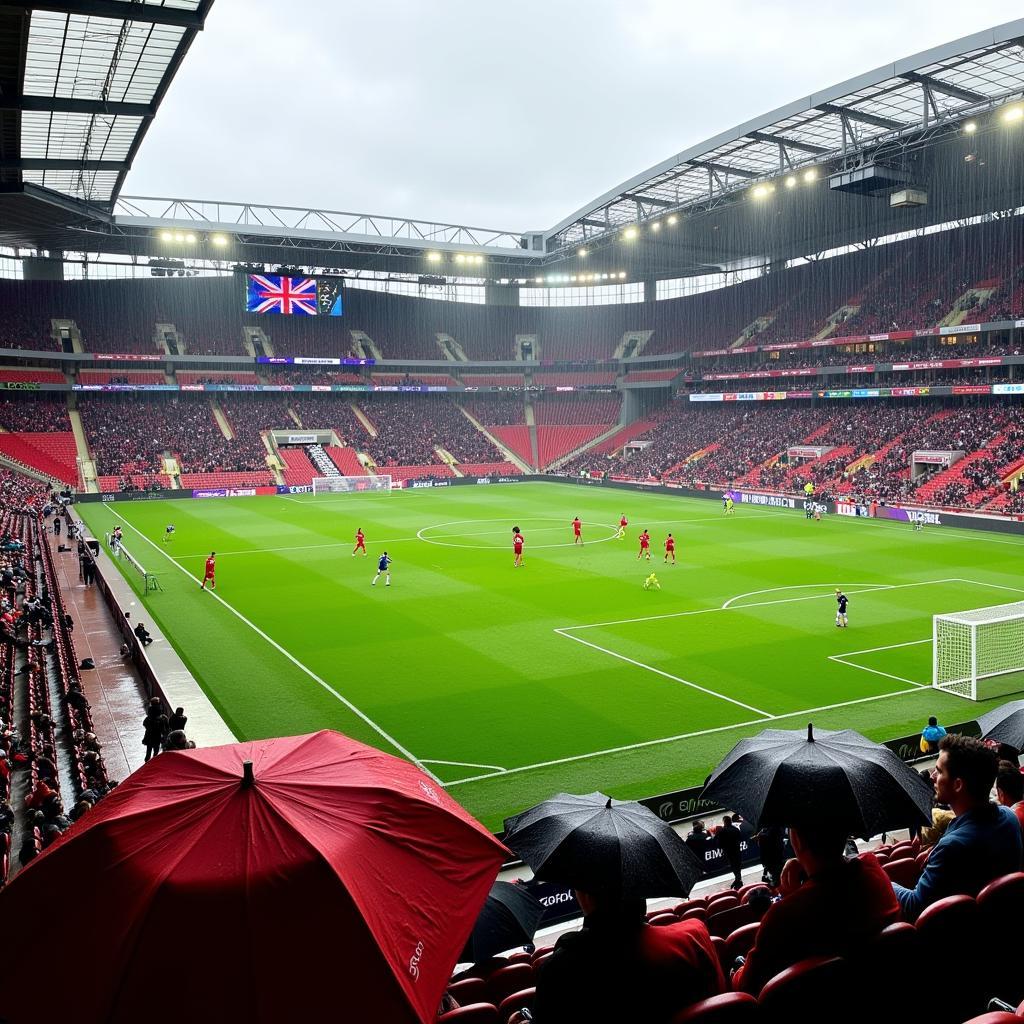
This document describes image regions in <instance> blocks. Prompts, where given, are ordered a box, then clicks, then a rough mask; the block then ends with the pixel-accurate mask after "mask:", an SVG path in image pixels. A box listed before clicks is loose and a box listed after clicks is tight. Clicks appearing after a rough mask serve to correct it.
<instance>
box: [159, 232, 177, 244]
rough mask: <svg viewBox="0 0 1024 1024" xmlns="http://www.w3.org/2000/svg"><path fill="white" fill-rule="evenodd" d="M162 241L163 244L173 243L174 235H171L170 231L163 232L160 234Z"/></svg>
mask: <svg viewBox="0 0 1024 1024" xmlns="http://www.w3.org/2000/svg"><path fill="white" fill-rule="evenodd" d="M160 241H161V242H173V241H174V235H173V234H171V232H170V231H161V232H160Z"/></svg>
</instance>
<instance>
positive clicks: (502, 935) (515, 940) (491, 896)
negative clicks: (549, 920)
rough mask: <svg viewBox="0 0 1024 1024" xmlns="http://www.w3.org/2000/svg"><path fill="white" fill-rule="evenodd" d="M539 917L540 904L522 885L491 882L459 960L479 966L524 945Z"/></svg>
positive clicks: (541, 905)
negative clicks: (489, 889) (492, 883)
mask: <svg viewBox="0 0 1024 1024" xmlns="http://www.w3.org/2000/svg"><path fill="white" fill-rule="evenodd" d="M543 916H544V905H543V904H542V903H541V902H540V900H538V899H537V897H536V896H534V895H533V893H531V892H530V891H529V889H527V888H526V887H525V886H522V885H515V884H513V883H512V882H495V883H494V885H492V886H491V891H490V892H489V893H488V894H487V900H486V902H485V903H484V905H483V908H482V909H481V911H480V916H479V917H478V918H477V919H476V924H475V925H473V932H472V934H471V935H470V936H469V941H468V942H467V943H466V948H465V949H464V950H463V953H462V956H461V957H460V958H459V959H460V960H461V961H463V962H465V963H480V961H481V960H486V959H487V958H488V957H492V956H495V955H496V954H498V953H504V952H505V950H506V949H512V948H513V947H514V946H525V945H526V944H527V943H528V942H532V941H533V933H534V932H535V931H536V930H537V925H538V924H539V923H540V919H541V918H542V917H543Z"/></svg>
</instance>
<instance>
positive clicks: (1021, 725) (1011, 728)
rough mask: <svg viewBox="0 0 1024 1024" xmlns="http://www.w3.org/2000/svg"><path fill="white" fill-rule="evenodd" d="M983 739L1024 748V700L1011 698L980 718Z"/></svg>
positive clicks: (1018, 748) (1017, 748)
mask: <svg viewBox="0 0 1024 1024" xmlns="http://www.w3.org/2000/svg"><path fill="white" fill-rule="evenodd" d="M978 727H979V728H980V729H981V738H982V739H983V740H995V741H996V742H997V743H1005V744H1006V746H1008V747H1013V749H1014V750H1024V700H1011V701H1010V702H1009V703H1008V704H1004V705H1003V706H1002V707H1001V708H996V709H995V710H994V711H988V712H986V713H985V714H984V715H982V716H981V717H980V718H979V719H978Z"/></svg>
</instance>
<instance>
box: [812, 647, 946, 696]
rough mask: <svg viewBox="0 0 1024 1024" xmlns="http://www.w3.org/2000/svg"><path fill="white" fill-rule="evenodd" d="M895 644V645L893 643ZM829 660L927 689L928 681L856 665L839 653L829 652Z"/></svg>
mask: <svg viewBox="0 0 1024 1024" xmlns="http://www.w3.org/2000/svg"><path fill="white" fill-rule="evenodd" d="M915 643H931V640H925V641H921V640H916V641H915ZM894 646H896V645H894ZM828 660H829V661H834V662H836V663H837V664H839V665H849V667H850V668H859V669H860V670H861V672H870V673H872V675H876V676H885V678H886V679H895V680H896V681H897V682H900V683H910V685H911V686H920V687H922V688H923V689H928V687H929V686H930V685H931V684H930V683H918V682H916V681H915V680H913V679H907V677H906V676H894V675H893V674H892V673H891V672H883V671H882V670H881V669H878V668H868V667H867V665H858V664H857V663H856V662H853V661H847V660H846V658H844V657H843V656H842V655H841V654H830V655H829V656H828Z"/></svg>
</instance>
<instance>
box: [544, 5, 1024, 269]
mask: <svg viewBox="0 0 1024 1024" xmlns="http://www.w3.org/2000/svg"><path fill="white" fill-rule="evenodd" d="M1022 43H1024V19H1021V20H1017V21H1013V22H1009V23H1007V24H1005V25H1000V26H997V27H996V28H993V29H988V30H986V31H984V32H979V33H976V34H974V35H971V36H966V37H964V38H962V39H958V40H955V41H954V42H950V43H947V44H945V45H944V46H939V47H935V48H934V49H931V50H927V51H925V52H923V53H919V54H917V55H916V56H913V57H908V58H906V59H904V60H901V61H897V62H896V63H895V64H887V65H884V66H883V67H880V68H878V69H876V70H874V71H870V72H867V73H866V74H863V75H860V76H858V77H857V78H854V79H851V80H849V81H847V82H843V83H842V84H840V85H837V86H834V87H833V88H831V89H828V90H825V91H824V92H820V93H814V94H812V95H810V96H807V97H804V98H803V99H801V100H797V101H796V102H794V103H790V104H788V105H787V106H785V107H780V108H779V109H778V110H774V111H772V112H771V113H769V114H766V115H764V116H763V117H759V118H756V119H755V120H752V121H748V122H746V123H745V124H741V125H738V126H737V127H735V128H733V129H731V130H730V131H727V132H723V133H722V134H721V135H717V136H715V137H714V138H711V139H708V140H707V141H705V142H702V143H700V144H699V145H696V146H692V147H690V148H689V149H687V150H684V151H683V152H681V153H677V154H675V155H674V156H671V157H669V158H668V159H667V160H664V161H662V162H661V163H659V164H656V165H655V166H654V167H650V168H648V169H647V170H646V171H643V172H641V173H640V174H637V175H635V176H634V177H632V178H630V179H629V180H628V181H625V182H623V183H622V184H621V185H619V186H618V187H617V188H614V189H612V190H610V191H609V192H606V193H605V194H604V195H602V196H599V197H598V198H597V199H595V200H594V201H593V202H592V203H589V204H587V205H586V206H584V207H582V208H581V209H579V210H577V211H576V212H575V213H573V214H571V215H570V216H568V217H566V218H565V219H564V220H562V221H560V222H559V223H558V224H556V225H555V226H554V227H552V228H551V229H550V230H548V231H547V232H545V236H544V248H545V251H546V252H547V253H548V254H549V255H552V254H559V253H561V254H563V255H565V256H571V255H573V254H575V251H576V250H577V249H578V248H579V247H581V246H585V247H587V248H588V250H593V249H594V248H595V247H600V246H601V245H603V244H606V243H607V242H608V241H609V240H612V241H614V240H617V239H618V237H619V235H620V234H621V232H622V230H623V229H625V228H627V227H629V226H632V225H642V224H644V223H645V222H647V221H651V220H654V219H659V218H662V217H665V216H668V215H671V214H672V213H674V212H677V213H678V214H679V216H680V217H682V216H683V215H688V214H691V213H693V214H700V213H705V212H708V211H718V213H719V215H720V216H721V215H723V210H724V208H725V207H728V206H731V205H737V206H742V207H744V208H747V209H749V207H750V205H751V204H750V203H745V202H743V200H745V199H748V198H749V194H750V191H751V187H752V185H754V184H755V183H756V182H759V181H771V180H772V179H776V178H780V177H784V176H786V175H790V174H800V173H801V172H803V171H805V170H807V169H810V168H812V167H813V168H816V169H818V172H819V177H821V178H826V177H827V176H828V174H829V173H832V172H834V171H835V170H838V169H841V168H846V167H849V166H852V165H854V164H856V163H857V162H863V161H864V160H865V159H866V158H868V157H870V155H871V154H873V153H875V152H877V151H880V150H881V151H884V150H885V149H886V147H889V148H890V150H892V151H895V149H896V148H897V147H902V148H904V149H905V148H906V147H907V146H908V145H912V144H913V143H914V141H915V140H918V141H921V142H922V143H923V145H941V143H942V141H943V138H944V136H945V135H946V134H948V133H951V132H952V133H955V132H956V131H957V130H958V128H959V126H960V125H961V124H962V123H963V122H964V121H966V120H967V119H969V118H971V117H974V116H977V115H980V114H982V113H984V112H985V111H988V110H990V109H992V108H995V107H997V106H1000V105H1001V104H1004V103H1006V102H1008V101H1013V100H1016V99H1019V98H1020V97H1021V96H1024V46H1022ZM953 159H955V160H957V161H962V160H963V155H962V153H958V154H956V155H955V156H954V157H953ZM915 173H920V172H919V171H918V170H917V169H916V168H915ZM922 184H927V182H922ZM823 191H826V192H827V187H825V188H824V189H823ZM832 198H833V200H834V202H835V206H836V210H835V221H836V225H837V228H839V229H840V230H837V231H836V232H835V233H834V234H835V237H836V238H839V237H841V236H842V230H841V226H842V210H841V209H840V207H841V199H842V197H841V196H840V195H833V197H832ZM993 199H994V200H995V201H996V202H998V196H993V195H992V193H991V192H990V193H989V194H988V195H987V197H986V201H988V202H991V201H992V200H993ZM1019 204H1020V197H1019V195H1018V196H1017V197H1016V203H1015V205H1019ZM961 206H962V204H961ZM931 212H935V211H934V210H932V211H931ZM976 212H979V213H981V212H986V211H983V210H978V211H976ZM964 215H967V214H966V213H964ZM732 216H734V217H736V216H739V217H742V216H744V214H743V212H742V211H736V212H733V213H732ZM880 219H884V218H880ZM896 219H899V218H896ZM903 219H904V220H905V219H906V218H903ZM929 219H930V220H931V221H932V222H936V221H935V220H934V218H932V217H931V216H930V214H929ZM880 227H882V228H883V230H881V231H880V232H879V233H880V234H881V233H884V225H880ZM782 228H783V229H782V231H780V233H779V245H778V251H777V252H741V251H737V252H736V258H737V260H742V259H774V258H780V257H786V256H790V255H795V254H797V250H796V249H793V248H792V247H791V245H790V244H789V243H788V242H787V239H786V234H787V232H786V226H785V225H784V226H782ZM790 228H791V230H792V231H794V232H796V233H797V234H799V232H800V226H799V225H798V224H794V225H790ZM897 230H899V228H897ZM823 241H824V240H823ZM833 244H836V243H833ZM838 244H842V243H838ZM803 246H804V247H805V249H806V239H805V240H804V242H803ZM827 247H828V245H827V244H821V245H820V246H818V250H821V249H825V248H827ZM691 248H692V251H691V252H690V253H689V254H688V255H687V256H684V257H683V259H682V260H676V261H674V262H677V263H685V261H686V259H687V258H692V259H693V260H694V262H695V263H700V255H701V252H700V247H699V246H695V247H691ZM809 251H815V250H809ZM663 260H664V261H666V262H672V261H673V260H672V257H671V256H670V255H669V256H668V257H667V260H665V257H663ZM651 269H652V272H653V273H654V274H655V275H658V273H659V268H657V267H655V266H652V268H651Z"/></svg>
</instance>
